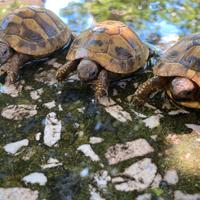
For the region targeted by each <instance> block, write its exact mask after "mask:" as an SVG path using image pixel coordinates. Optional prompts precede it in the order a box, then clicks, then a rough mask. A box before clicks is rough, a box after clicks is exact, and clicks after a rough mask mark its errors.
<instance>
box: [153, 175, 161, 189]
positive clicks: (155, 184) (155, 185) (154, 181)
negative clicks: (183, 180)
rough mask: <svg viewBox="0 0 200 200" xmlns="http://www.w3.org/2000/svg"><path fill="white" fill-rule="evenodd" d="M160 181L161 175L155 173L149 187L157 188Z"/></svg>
mask: <svg viewBox="0 0 200 200" xmlns="http://www.w3.org/2000/svg"><path fill="white" fill-rule="evenodd" d="M161 181H162V176H161V175H160V174H157V175H156V176H155V178H154V180H153V182H152V184H151V188H158V187H159V185H160V182H161Z"/></svg>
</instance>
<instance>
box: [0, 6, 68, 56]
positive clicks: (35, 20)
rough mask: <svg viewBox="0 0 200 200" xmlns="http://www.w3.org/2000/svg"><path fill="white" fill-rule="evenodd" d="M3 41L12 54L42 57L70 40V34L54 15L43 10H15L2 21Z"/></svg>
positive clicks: (30, 8)
mask: <svg viewBox="0 0 200 200" xmlns="http://www.w3.org/2000/svg"><path fill="white" fill-rule="evenodd" d="M1 29H2V30H3V32H4V35H5V40H6V41H7V42H8V43H9V45H10V47H11V48H13V49H14V50H15V51H17V52H19V53H23V54H27V55H33V56H44V55H48V54H50V53H52V52H54V51H55V50H57V49H59V48H61V47H63V46H64V45H65V44H66V43H67V42H68V41H70V40H71V31H70V30H69V29H68V28H67V27H66V25H65V24H64V23H63V22H62V20H60V19H59V18H58V17H57V16H56V15H55V14H54V13H53V12H51V11H50V10H47V9H45V8H39V7H24V8H19V9H16V10H15V11H14V12H12V13H10V14H9V15H7V16H6V17H4V19H3V20H2V22H1Z"/></svg>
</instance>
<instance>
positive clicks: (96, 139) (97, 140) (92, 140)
mask: <svg viewBox="0 0 200 200" xmlns="http://www.w3.org/2000/svg"><path fill="white" fill-rule="evenodd" d="M103 141H104V139H103V138H100V137H90V141H89V143H90V144H98V143H101V142H103Z"/></svg>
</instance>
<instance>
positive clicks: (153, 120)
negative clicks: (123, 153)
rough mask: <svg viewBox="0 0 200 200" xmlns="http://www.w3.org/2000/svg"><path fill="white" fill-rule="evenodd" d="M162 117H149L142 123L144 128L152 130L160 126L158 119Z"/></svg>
mask: <svg viewBox="0 0 200 200" xmlns="http://www.w3.org/2000/svg"><path fill="white" fill-rule="evenodd" d="M162 117H163V116H162V115H160V114H158V115H152V116H151V117H148V118H147V119H145V120H143V122H144V123H145V126H146V127H148V128H150V129H153V128H156V127H157V126H159V125H160V118H162Z"/></svg>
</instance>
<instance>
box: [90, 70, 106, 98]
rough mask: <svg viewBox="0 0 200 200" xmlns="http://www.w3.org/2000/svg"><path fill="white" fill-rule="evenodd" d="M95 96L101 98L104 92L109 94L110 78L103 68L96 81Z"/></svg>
mask: <svg viewBox="0 0 200 200" xmlns="http://www.w3.org/2000/svg"><path fill="white" fill-rule="evenodd" d="M93 84H94V90H95V98H96V99H99V98H100V97H102V96H103V95H104V94H106V95H108V87H109V85H110V82H109V79H108V72H107V71H106V70H101V71H100V73H99V75H98V78H97V80H95V81H94V83H93Z"/></svg>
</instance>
